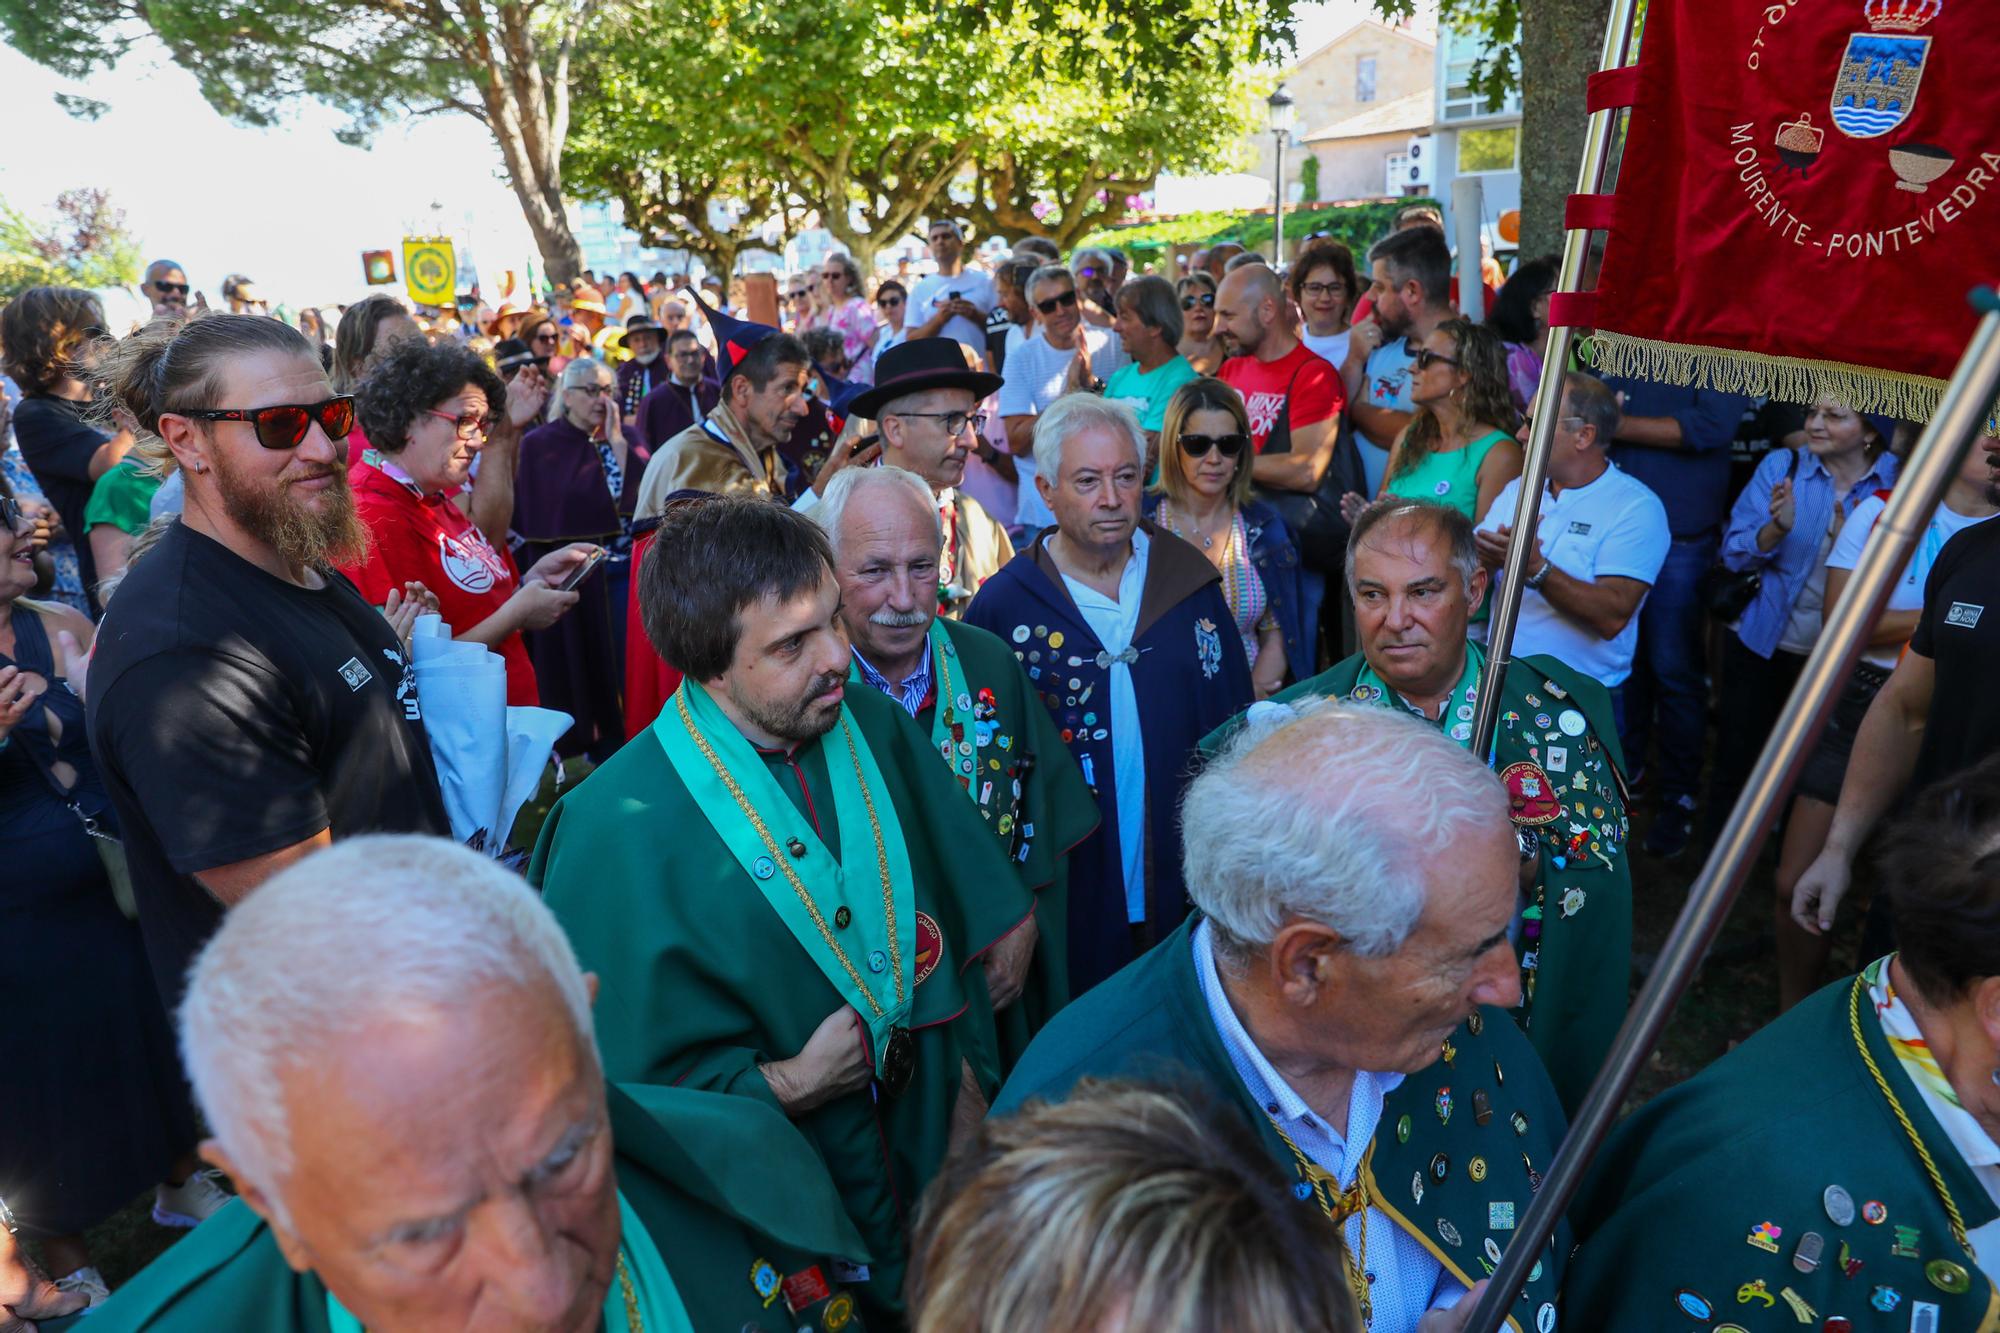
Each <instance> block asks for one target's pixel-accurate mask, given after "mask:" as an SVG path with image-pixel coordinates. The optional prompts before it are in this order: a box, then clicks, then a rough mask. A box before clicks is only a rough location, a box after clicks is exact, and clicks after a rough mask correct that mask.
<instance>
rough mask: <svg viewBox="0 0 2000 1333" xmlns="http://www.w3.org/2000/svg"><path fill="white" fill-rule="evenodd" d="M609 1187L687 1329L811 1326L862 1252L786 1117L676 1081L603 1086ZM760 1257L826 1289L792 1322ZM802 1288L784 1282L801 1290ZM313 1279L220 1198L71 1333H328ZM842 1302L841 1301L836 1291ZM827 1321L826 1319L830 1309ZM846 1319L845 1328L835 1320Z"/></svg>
mask: <svg viewBox="0 0 2000 1333" xmlns="http://www.w3.org/2000/svg"><path fill="white" fill-rule="evenodd" d="M606 1100H607V1102H608V1109H609V1111H610V1116H611V1134H612V1138H613V1140H614V1142H615V1143H616V1145H617V1159H616V1170H617V1175H618V1188H619V1190H620V1191H621V1192H622V1193H623V1194H624V1196H625V1199H626V1202H628V1203H629V1204H631V1205H632V1209H633V1211H634V1212H636V1213H637V1214H638V1215H639V1217H640V1219H641V1220H642V1221H643V1222H644V1223H645V1224H646V1231H647V1234H649V1235H650V1236H651V1237H652V1238H653V1243H654V1244H655V1245H656V1246H657V1247H658V1249H659V1251H660V1256H661V1258H663V1259H664V1260H665V1261H666V1264H667V1270H668V1272H669V1273H671V1274H672V1275H673V1279H674V1286H675V1288H676V1289H677V1290H678V1291H679V1292H680V1297H681V1300H682V1302H683V1303H684V1304H685V1305H686V1306H687V1312H688V1317H689V1319H690V1320H692V1321H693V1323H694V1326H695V1327H696V1328H698V1329H711V1328H714V1329H727V1330H730V1333H736V1331H737V1330H745V1331H746V1333H747V1330H752V1329H770V1330H793V1329H798V1328H801V1327H803V1328H811V1329H817V1328H819V1327H821V1326H822V1324H823V1323H824V1321H825V1316H826V1314H827V1313H828V1308H829V1306H832V1305H833V1303H834V1301H835V1300H836V1299H838V1298H840V1297H842V1296H844V1295H846V1293H843V1292H841V1291H840V1290H839V1289H838V1287H837V1286H836V1285H835V1283H834V1280H833V1277H832V1269H831V1265H830V1263H829V1260H830V1259H831V1258H833V1257H843V1258H845V1257H854V1256H858V1255H859V1254H860V1253H861V1252H862V1242H861V1238H860V1237H859V1236H858V1235H856V1234H855V1232H854V1228H853V1226H852V1224H850V1223H849V1222H848V1220H847V1215H846V1213H845V1212H844V1211H842V1209H841V1206H840V1199H839V1197H838V1196H837V1195H836V1194H835V1193H834V1190H833V1184H832V1182H831V1181H829V1180H828V1179H827V1177H826V1172H825V1170H824V1169H822V1168H821V1167H820V1165H819V1162H818V1161H817V1159H816V1158H815V1157H814V1155H813V1151H812V1149H811V1147H809V1146H808V1145H807V1144H806V1142H805V1140H804V1139H803V1138H802V1137H801V1136H800V1135H799V1134H798V1133H797V1132H796V1131H795V1130H793V1129H792V1127H791V1126H790V1125H789V1124H788V1123H786V1121H785V1118H784V1117H783V1116H782V1115H780V1114H778V1113H776V1112H774V1111H771V1110H768V1109H766V1108H764V1107H761V1106H744V1105H743V1104H742V1102H741V1101H740V1100H739V1099H734V1098H728V1097H721V1096H717V1095H716V1094H714V1093H707V1092H693V1091H688V1090H684V1089H679V1088H648V1087H633V1088H628V1089H620V1088H618V1087H611V1088H608V1089H607V1090H606ZM759 1260H768V1261H769V1262H770V1263H772V1264H774V1265H776V1267H777V1269H778V1271H779V1272H780V1273H781V1274H785V1275H791V1274H795V1273H796V1274H799V1275H800V1276H801V1278H802V1279H804V1280H805V1281H806V1283H807V1285H808V1286H809V1285H811V1283H810V1279H809V1277H808V1276H807V1275H808V1273H809V1270H811V1269H813V1268H815V1267H817V1268H818V1270H819V1273H820V1275H821V1277H822V1278H823V1279H824V1280H825V1282H826V1284H827V1286H828V1287H829V1288H831V1290H829V1291H828V1293H827V1296H826V1297H825V1298H823V1299H821V1300H819V1301H816V1302H813V1303H812V1304H810V1305H808V1306H806V1307H805V1308H804V1310H802V1311H801V1312H800V1314H799V1315H798V1316H797V1317H793V1316H792V1314H791V1312H790V1310H789V1309H788V1307H787V1305H786V1301H785V1299H784V1297H783V1295H782V1294H781V1295H780V1296H779V1298H778V1299H777V1300H775V1301H773V1302H772V1303H771V1304H770V1305H766V1304H765V1303H764V1297H762V1296H760V1295H759V1294H758V1293H757V1290H756V1288H755V1287H753V1286H752V1285H751V1282H750V1274H751V1270H752V1268H753V1267H754V1266H756V1264H757V1263H758V1261H759ZM805 1289H806V1288H805V1287H795V1288H794V1290H795V1291H803V1290H805ZM326 1297H327V1292H326V1284H325V1283H323V1282H321V1281H320V1280H319V1278H318V1277H317V1276H316V1275H314V1274H312V1273H295V1272H293V1271H292V1269H291V1268H290V1267H289V1266H288V1265H287V1264H286V1263H285V1257H284V1254H283V1253H282V1252H281V1251H280V1250H279V1249H278V1242H277V1240H276V1239H275V1238H273V1236H272V1235H271V1230H270V1228H269V1227H268V1226H266V1225H265V1224H264V1222H263V1220H262V1219H261V1218H259V1217H258V1216H257V1215H256V1214H255V1213H253V1212H251V1211H250V1209H249V1207H248V1206H247V1205H245V1204H243V1203H241V1202H233V1203H231V1204H229V1205H228V1206H226V1207H225V1208H223V1209H222V1211H220V1212H218V1213H217V1214H216V1215H215V1216H213V1217H211V1218H209V1219H208V1220H207V1221H206V1222H203V1223H202V1224H201V1225H200V1226H198V1227H196V1228H195V1229H194V1230H193V1231H192V1232H190V1233H189V1234H188V1235H187V1237H186V1238H185V1239H183V1240H181V1241H179V1242H177V1243H176V1244H175V1245H174V1247H173V1248H172V1249H170V1250H168V1251H167V1252H166V1253H164V1254H162V1255H161V1256H160V1257H159V1258H157V1259H155V1260H154V1261H153V1262H152V1263H151V1264H150V1265H148V1266H147V1267H146V1269H145V1270H144V1271H143V1272H141V1273H139V1274H138V1276H136V1277H134V1278H133V1279H132V1280H131V1281H130V1282H128V1283H126V1284H125V1285H124V1286H122V1287H120V1288H119V1289H118V1291H117V1293H116V1294H115V1295H114V1296H113V1297H112V1299H111V1301H110V1302H109V1303H108V1304H106V1305H104V1306H102V1307H100V1308H99V1309H98V1310H97V1311H96V1312H94V1313H93V1314H91V1315H89V1316H88V1317H87V1318H79V1319H77V1320H75V1321H69V1320H57V1321H54V1322H47V1321H45V1322H43V1324H42V1327H43V1328H44V1329H55V1328H61V1327H71V1326H73V1327H74V1328H76V1329H79V1330H81V1331H82V1333H133V1331H134V1330H139V1329H145V1330H149V1333H176V1331H178V1330H186V1331H187V1333H213V1331H215V1330H224V1329H228V1330H237V1329H241V1330H245V1331H246V1333H249V1331H250V1330H254V1331H255V1333H328V1330H329V1329H330V1328H331V1323H330V1321H329V1319H328V1316H327V1303H326ZM847 1299H848V1301H849V1303H850V1305H851V1301H852V1297H851V1296H849V1297H847ZM833 1313H834V1318H835V1321H836V1322H837V1321H838V1319H839V1313H840V1312H839V1309H838V1308H835V1309H834V1311H833ZM857 1326H858V1325H857V1324H855V1323H850V1324H848V1325H847V1327H848V1328H850V1329H851V1328H855V1327H857Z"/></svg>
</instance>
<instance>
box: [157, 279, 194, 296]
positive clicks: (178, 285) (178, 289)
mask: <svg viewBox="0 0 2000 1333" xmlns="http://www.w3.org/2000/svg"><path fill="white" fill-rule="evenodd" d="M153 290H154V291H156V292H160V293H163V294H165V293H173V294H178V295H181V296H186V295H187V294H188V285H187V284H186V283H184V282H156V283H154V284H153Z"/></svg>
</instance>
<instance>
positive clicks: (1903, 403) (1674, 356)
mask: <svg viewBox="0 0 2000 1333" xmlns="http://www.w3.org/2000/svg"><path fill="white" fill-rule="evenodd" d="M1578 357H1579V359H1580V360H1582V361H1584V362H1586V363H1588V364H1589V365H1591V366H1592V367H1594V368H1595V369H1596V370H1598V371H1599V372H1600V373H1602V374H1605V375H1617V376H1623V377H1626V378H1630V379H1640V380H1650V381H1652V382H1654V383H1658V384H1675V385H1680V386H1682V387H1693V388H1702V389H1714V390H1717V391H1718V392H1721V393H1731V394H1740V395H1743V396H1745V397H1750V398H1774V399H1776V400H1777V401H1779V402H1782V403H1801V404H1809V403H1811V402H1812V401H1813V400H1814V399H1816V398H1818V397H1820V396H1821V395H1822V394H1828V395H1831V396H1833V397H1835V398H1838V399H1839V400H1840V401H1842V402H1844V403H1846V404H1847V405H1848V406H1849V407H1851V408H1853V409H1854V410H1855V411H1857V412H1862V413H1866V414H1870V415H1876V416H1887V417H1894V418H1896V419H1897V420H1899V421H1911V422H1916V423H1919V424H1922V423H1925V422H1928V421H1929V420H1930V419H1931V416H1932V414H1933V413H1935V412H1936V411H1937V406H1938V400H1939V398H1940V397H1941V396H1942V395H1943V393H1944V381H1943V380H1934V379H1931V378H1929V377H1927V376H1923V375H1905V374H1902V373H1900V372H1898V371H1893V370H1876V369H1873V368H1871V367H1868V366H1855V365H1848V364H1846V363H1844V362H1840V361H1804V360H1800V359H1798V358H1795V357H1783V356H1769V355H1766V354H1765V353H1762V352H1750V351H1739V350H1737V349H1734V348H1727V347H1692V346H1689V345H1687V344H1685V343H1666V342H1656V341H1654V340H1652V339H1650V338H1634V337H1631V336H1629V335H1627V334H1623V333H1606V332H1604V331H1603V330H1599V331H1597V332H1596V333H1593V334H1591V335H1590V337H1589V338H1588V339H1586V340H1585V341H1584V342H1583V343H1582V344H1581V345H1580V346H1579V348H1578ZM1986 433H1987V434H1989V435H2000V403H1996V404H1994V405H1993V406H1992V407H1991V408H1989V410H1988V411H1987V414H1986Z"/></svg>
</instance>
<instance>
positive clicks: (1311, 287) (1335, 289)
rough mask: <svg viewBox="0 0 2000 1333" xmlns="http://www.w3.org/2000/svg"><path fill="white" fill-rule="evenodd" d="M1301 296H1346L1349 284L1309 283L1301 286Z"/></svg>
mask: <svg viewBox="0 0 2000 1333" xmlns="http://www.w3.org/2000/svg"><path fill="white" fill-rule="evenodd" d="M1299 294H1300V295H1301V296H1313V297H1319V296H1345V295H1347V284H1346V283H1344V282H1308V283H1305V284H1303V285H1301V286H1300V288H1299Z"/></svg>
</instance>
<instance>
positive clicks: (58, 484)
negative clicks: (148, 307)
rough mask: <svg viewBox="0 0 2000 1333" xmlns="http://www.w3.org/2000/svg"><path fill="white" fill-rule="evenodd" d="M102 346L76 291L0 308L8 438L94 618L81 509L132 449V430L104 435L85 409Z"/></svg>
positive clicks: (54, 290)
mask: <svg viewBox="0 0 2000 1333" xmlns="http://www.w3.org/2000/svg"><path fill="white" fill-rule="evenodd" d="M104 341H105V333H104V308H103V307H102V306H100V305H99V304H98V303H97V298H96V297H95V296H93V295H92V294H91V293H89V292H87V291H84V290H83V289H82V288H80V287H30V288H29V289H28V290H27V291H25V292H22V293H21V294H20V295H19V296H17V297H15V298H14V299H13V300H11V301H9V302H8V303H7V306H6V308H5V309H4V310H0V348H4V349H5V352H4V359H0V364H4V366H5V368H6V371H7V373H8V374H9V375H11V376H12V377H13V378H14V382H15V383H17V384H19V385H20V386H21V391H22V393H23V395H24V397H23V398H22V400H21V404H20V406H18V407H16V408H15V409H14V439H15V441H16V442H17V443H18V444H19V445H20V448H21V457H22V458H23V459H25V460H26V461H27V464H28V469H29V471H31V472H33V473H34V476H35V481H36V482H37V483H38V484H39V485H40V486H41V488H42V494H43V495H44V496H46V497H47V498H48V501H49V503H50V504H51V505H52V506H54V507H55V511H56V514H57V516H58V517H60V518H61V519H62V530H63V532H64V534H65V537H64V540H65V541H68V542H71V543H73V545H74V547H75V551H76V561H77V568H78V571H79V573H80V574H81V576H82V579H83V587H84V592H85V594H86V597H87V600H88V603H89V607H90V611H91V614H92V615H96V614H97V613H98V607H99V605H100V603H99V599H98V596H97V582H98V579H99V578H100V577H102V576H101V575H100V574H99V573H98V570H97V562H96V560H95V559H94V558H93V557H92V555H91V550H90V546H89V543H88V542H86V541H85V540H84V537H83V534H84V531H85V522H84V511H85V510H86V509H87V508H88V507H89V505H90V494H91V492H92V490H94V489H95V488H96V485H97V479H98V478H99V477H102V476H103V475H104V474H105V473H107V472H109V471H111V469H112V468H114V467H116V466H118V464H119V462H120V461H121V460H122V459H123V458H124V457H125V454H126V451H127V450H129V449H130V448H131V447H132V432H130V431H128V430H122V429H121V430H117V431H116V432H113V431H107V430H104V429H102V428H100V426H99V425H98V424H97V423H96V421H95V420H93V417H92V413H91V411H90V402H91V392H90V386H89V385H88V384H87V383H85V377H86V376H87V375H88V374H89V373H90V366H91V364H92V363H93V362H94V361H95V359H96V356H97V350H98V348H99V347H100V346H101V345H103V343H104Z"/></svg>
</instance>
